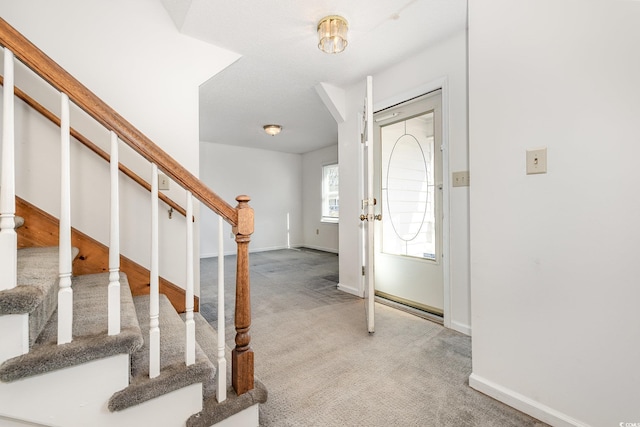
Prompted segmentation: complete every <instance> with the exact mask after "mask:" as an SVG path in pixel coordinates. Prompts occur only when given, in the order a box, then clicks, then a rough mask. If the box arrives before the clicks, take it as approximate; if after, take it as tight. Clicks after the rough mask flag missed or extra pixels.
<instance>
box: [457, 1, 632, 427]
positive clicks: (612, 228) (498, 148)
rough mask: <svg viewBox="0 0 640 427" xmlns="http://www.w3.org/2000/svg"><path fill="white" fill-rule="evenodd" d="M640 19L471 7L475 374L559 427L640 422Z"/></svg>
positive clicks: (615, 5) (565, 5)
mask: <svg viewBox="0 0 640 427" xmlns="http://www.w3.org/2000/svg"><path fill="white" fill-rule="evenodd" d="M639 22H640V2H632V1H620V0H618V1H610V0H606V1H605V0H594V1H588V2H587V1H579V0H520V1H513V0H477V1H473V2H470V21H469V34H470V42H469V69H470V80H469V81H470V95H469V99H470V113H469V114H470V162H471V182H472V186H471V195H470V197H471V283H472V313H473V375H472V377H471V379H470V383H471V385H472V386H474V387H477V388H479V389H481V390H482V391H484V392H486V393H488V394H490V395H493V396H495V397H497V398H498V399H501V400H504V401H506V402H509V403H510V404H512V405H514V406H516V407H519V408H521V409H523V410H525V411H527V412H529V413H531V414H533V415H535V416H537V417H539V418H541V419H542V420H544V421H547V422H550V423H551V424H553V425H590V426H618V425H623V424H622V423H638V422H639V421H640V403H639V402H640V387H639V386H638V385H639V384H640V369H639V367H638V361H639V360H640V339H639V338H640V317H639V314H638V312H639V310H638V302H639V301H640V286H639V285H638V284H639V283H640V282H639V281H640V279H639V278H640V263H638V242H640V223H639V222H638V218H640V197H638V189H637V183H638V182H640V168H638V167H637V160H638V159H639V158H640V144H639V142H640V140H639V139H638V135H640V120H638V117H640V80H639V79H638V76H640V55H638V46H640V26H639V25H638V23H639ZM538 147H547V149H548V173H547V174H545V175H526V173H525V151H526V150H527V149H531V148H538ZM625 425H627V424H625ZM629 425H631V424H629Z"/></svg>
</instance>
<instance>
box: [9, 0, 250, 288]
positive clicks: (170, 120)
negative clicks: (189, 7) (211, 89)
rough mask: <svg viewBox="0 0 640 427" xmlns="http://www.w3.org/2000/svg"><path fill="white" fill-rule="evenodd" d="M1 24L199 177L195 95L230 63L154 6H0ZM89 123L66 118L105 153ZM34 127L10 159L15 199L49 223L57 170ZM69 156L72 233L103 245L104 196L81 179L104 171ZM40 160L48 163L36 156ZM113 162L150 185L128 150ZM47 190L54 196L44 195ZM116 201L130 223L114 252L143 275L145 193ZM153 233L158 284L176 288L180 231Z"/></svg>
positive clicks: (46, 136) (48, 99) (101, 137)
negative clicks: (33, 174)
mask: <svg viewBox="0 0 640 427" xmlns="http://www.w3.org/2000/svg"><path fill="white" fill-rule="evenodd" d="M0 15H2V17H3V18H4V19H5V20H6V21H7V22H8V23H9V24H11V25H12V26H14V27H15V28H17V29H18V30H19V31H20V32H22V33H23V34H24V35H25V36H26V37H27V38H29V39H30V40H31V41H32V42H34V43H35V44H36V45H37V46H38V47H40V49H42V50H43V51H45V52H46V53H47V55H49V56H50V57H51V58H53V59H54V60H55V61H56V62H58V63H59V64H60V65H62V67H63V68H65V69H66V70H67V71H69V72H70V73H71V74H72V75H74V76H75V77H76V78H77V79H78V80H80V81H81V82H82V83H83V84H85V85H86V86H87V87H89V88H90V89H91V90H92V91H93V92H94V93H96V94H97V95H98V96H99V97H101V98H102V99H103V100H105V101H106V102H107V104H109V105H111V106H112V107H113V108H114V109H115V110H116V111H118V112H119V113H120V114H121V115H123V116H124V117H125V118H126V119H127V120H128V121H130V122H131V123H133V124H134V126H136V127H137V128H138V129H140V130H141V131H142V132H143V133H145V134H146V135H147V136H149V137H150V138H151V139H152V140H153V141H155V142H156V143H157V144H158V145H160V146H161V147H162V148H163V149H164V150H165V151H167V152H168V153H169V154H170V155H172V156H173V157H174V158H175V159H176V160H178V161H179V162H181V163H182V164H183V165H184V166H185V167H187V168H188V169H189V170H190V171H191V172H192V173H194V174H196V175H197V174H198V142H199V137H198V86H199V84H201V83H202V82H204V81H205V80H207V79H208V78H210V77H211V76H213V75H214V74H216V73H217V72H219V71H220V70H221V69H223V68H224V67H226V66H228V65H229V64H230V63H232V62H233V61H234V60H236V59H237V58H238V55H236V54H233V53H231V52H228V51H225V50H222V49H219V48H216V47H214V46H211V45H208V44H206V43H204V42H201V41H198V40H195V39H192V38H190V37H186V36H183V35H181V34H179V33H178V31H177V30H176V28H175V26H174V24H173V22H172V21H171V19H170V18H169V16H168V14H167V13H166V11H165V10H164V9H163V8H162V5H161V4H160V2H156V1H154V0H140V1H135V2H130V1H127V0H114V1H108V2H105V1H98V0H92V1H85V0H67V1H65V2H49V1H45V0H26V1H20V2H14V1H9V0H0ZM16 80H17V81H18V83H20V82H21V81H28V80H32V79H31V78H30V77H29V76H28V75H26V74H25V73H22V74H21V75H20V76H17V77H16ZM37 92H38V95H39V97H38V100H39V101H40V102H42V103H43V104H45V106H47V107H48V108H50V109H51V110H52V111H54V112H56V113H58V111H59V101H57V99H56V98H55V97H52V95H53V93H52V91H50V90H47V89H37ZM29 120H31V119H29ZM33 120H36V119H33ZM88 123H89V122H88V121H87V120H86V118H84V117H83V115H82V114H78V113H77V112H76V113H74V114H73V116H72V126H74V127H76V128H79V129H80V130H81V131H82V132H83V133H85V134H87V136H89V137H91V138H92V139H93V140H94V142H96V143H97V144H99V145H100V146H102V147H103V148H106V149H107V150H108V141H109V137H108V134H107V133H106V132H105V131H104V130H102V129H97V128H96V127H95V126H93V125H91V124H88ZM43 126H44V127H39V128H33V129H30V130H25V131H24V132H23V136H25V139H24V140H23V141H18V144H22V145H23V146H24V148H23V153H22V154H20V153H17V155H19V156H22V157H21V158H22V159H23V161H25V162H26V164H25V165H21V166H19V168H18V174H19V176H18V177H17V180H18V186H19V187H18V190H19V191H18V195H20V196H22V197H24V198H26V199H27V200H29V201H31V202H32V203H35V204H36V205H38V206H40V207H41V208H43V209H45V210H47V211H49V212H51V213H52V214H54V215H57V212H58V205H59V199H58V190H57V184H56V183H57V182H58V180H59V178H58V176H59V175H58V174H59V172H57V164H56V163H57V162H56V161H51V159H56V158H57V156H56V155H55V150H56V148H55V144H56V142H55V138H59V137H57V136H56V131H55V130H54V129H53V128H50V127H49V128H48V129H46V130H45V128H47V126H46V125H43ZM25 129H26V126H25ZM51 138H53V141H52V140H51ZM38 144H42V147H40V146H39V145H38ZM44 144H54V145H53V146H45V145H44ZM19 150H20V148H19ZM52 150H54V151H52ZM76 151H77V152H78V153H76V154H77V155H78V156H80V157H79V159H82V160H79V161H76V162H75V163H76V165H78V170H77V171H76V172H74V174H75V176H76V178H77V179H78V180H79V181H76V182H75V184H74V185H75V187H76V190H77V192H76V194H75V195H74V199H75V200H76V201H79V204H77V205H75V206H74V210H75V211H74V215H73V218H72V225H73V226H75V227H77V228H79V229H80V230H81V231H83V232H85V233H87V234H89V235H90V236H92V237H94V238H96V239H97V240H99V241H101V242H103V243H106V242H107V241H108V228H104V224H106V223H108V209H104V205H105V202H106V200H105V195H104V193H103V192H102V189H105V188H107V187H106V183H104V185H103V183H102V182H101V181H99V180H97V179H96V178H95V175H91V174H89V172H93V170H97V171H99V172H98V174H101V176H102V178H104V176H105V174H104V171H102V169H103V168H104V167H106V163H105V164H104V165H102V166H100V165H98V164H97V163H96V164H95V167H94V166H93V165H94V163H95V162H97V161H96V160H95V159H93V158H91V157H90V156H91V155H89V156H87V155H83V154H81V152H82V150H80V149H77V150H76ZM49 152H51V156H50V157H45V156H44V155H43V153H49ZM28 155H34V156H39V157H40V158H41V160H42V165H44V166H42V167H41V166H37V167H36V166H35V164H31V163H30V162H31V159H32V158H29V157H28ZM122 158H123V160H124V161H125V162H126V164H127V165H128V166H130V167H132V168H133V169H134V170H135V171H136V172H138V173H139V174H141V175H142V176H143V177H145V178H147V177H148V176H149V174H150V173H149V169H150V168H149V166H148V164H147V163H146V162H144V161H141V160H140V159H139V158H136V157H134V156H132V155H131V154H130V153H128V152H127V150H123V153H122ZM85 159H89V160H85ZM90 165H91V166H90ZM30 169H31V170H32V171H37V173H39V174H40V179H39V180H37V181H34V180H33V179H32V178H30V177H29V176H27V174H26V172H27V171H28V170H30ZM147 179H148V178H147ZM49 182H51V183H52V185H53V187H50V186H47V185H44V184H45V183H49ZM176 187H177V186H176V185H174V186H173V189H172V190H170V191H169V192H168V194H169V196H170V197H172V198H174V199H175V200H176V201H177V202H179V203H181V204H184V201H183V200H184V198H183V193H182V192H181V191H178V190H176ZM74 191H75V190H74ZM123 193H124V194H123V195H122V198H121V206H122V210H123V211H125V212H130V213H132V214H133V215H134V216H133V218H135V220H133V219H123V222H122V229H123V241H122V247H121V249H122V251H123V253H124V254H125V255H126V256H128V257H129V258H131V259H133V260H134V261H136V262H138V263H140V264H142V265H148V259H149V255H148V247H149V243H148V238H147V235H148V230H147V228H148V226H147V224H148V219H147V218H148V217H146V216H145V215H146V213H145V209H146V210H148V207H146V206H147V205H148V202H146V197H142V198H139V194H138V193H142V195H144V192H141V191H139V190H137V189H135V188H133V187H132V188H131V189H129V188H127V187H125V188H123ZM161 212H162V211H161ZM83 213H84V215H83ZM89 213H90V214H89ZM163 216H164V215H163ZM174 218H175V215H174ZM138 221H140V222H138ZM161 227H162V230H161V235H162V236H164V237H161V243H162V241H163V239H166V240H164V241H166V242H172V243H171V244H169V243H168V244H166V245H163V248H162V253H161V274H162V275H163V276H165V277H166V278H167V279H169V280H171V281H173V282H175V283H176V284H181V283H182V282H183V280H184V279H183V278H184V270H185V267H184V260H183V257H182V256H179V257H176V256H175V254H174V252H173V251H174V248H175V244H173V242H176V241H180V240H181V239H183V235H184V234H183V232H182V227H181V226H178V225H176V221H172V222H169V221H168V219H167V221H163V223H162V224H161ZM179 248H180V249H179V250H180V253H182V252H184V251H183V247H181V246H179Z"/></svg>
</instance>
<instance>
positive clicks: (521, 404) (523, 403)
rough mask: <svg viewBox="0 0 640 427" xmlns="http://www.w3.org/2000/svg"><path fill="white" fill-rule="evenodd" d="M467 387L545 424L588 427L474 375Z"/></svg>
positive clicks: (558, 426)
mask: <svg viewBox="0 0 640 427" xmlns="http://www.w3.org/2000/svg"><path fill="white" fill-rule="evenodd" d="M469 385H470V386H471V387H472V388H474V389H476V390H478V391H479V392H481V393H484V394H486V395H487V396H491V397H493V398H494V399H496V400H498V401H500V402H502V403H505V404H507V405H509V406H511V407H513V408H516V409H517V410H519V411H521V412H524V413H525V414H528V415H531V416H532V417H534V418H537V419H539V420H540V421H543V422H545V423H547V424H550V425H552V426H555V427H590V426H589V424H585V423H583V422H581V421H578V420H576V419H574V418H572V417H570V416H568V415H567V414H564V413H562V412H559V411H556V410H555V409H553V408H550V407H548V406H546V405H543V404H542V403H540V402H536V401H535V400H532V399H530V398H528V397H526V396H523V395H521V394H519V393H516V392H514V391H513V390H510V389H508V388H506V387H502V386H501V385H498V384H495V383H493V382H491V381H489V380H487V379H485V378H482V377H480V376H478V375H476V374H473V373H472V374H471V375H470V376H469Z"/></svg>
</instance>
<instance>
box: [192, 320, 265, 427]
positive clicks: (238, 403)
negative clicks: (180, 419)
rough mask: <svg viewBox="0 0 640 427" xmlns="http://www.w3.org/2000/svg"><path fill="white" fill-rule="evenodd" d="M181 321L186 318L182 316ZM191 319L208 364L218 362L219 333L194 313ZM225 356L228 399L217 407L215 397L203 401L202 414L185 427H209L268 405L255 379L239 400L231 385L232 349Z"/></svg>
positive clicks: (226, 351)
mask: <svg viewBox="0 0 640 427" xmlns="http://www.w3.org/2000/svg"><path fill="white" fill-rule="evenodd" d="M181 316H182V318H183V320H184V318H185V315H184V314H182V315H181ZM193 319H194V321H195V323H196V341H197V342H198V344H199V345H200V347H201V348H202V349H203V350H204V352H205V353H206V354H207V356H208V357H209V360H211V361H214V362H215V361H217V360H218V333H217V332H216V330H215V329H214V328H213V327H212V326H211V325H210V324H209V323H208V322H207V320H206V319H205V318H204V317H202V316H201V315H200V313H194V316H193ZM225 355H226V358H227V364H228V368H229V369H227V372H226V375H227V399H226V400H225V401H224V402H222V403H218V401H217V400H216V397H215V395H212V396H211V397H208V398H205V399H204V402H203V404H202V411H200V412H198V413H197V414H194V415H192V416H191V417H189V419H188V420H187V427H209V426H211V425H214V424H216V423H218V422H220V421H222V420H224V419H226V418H229V417H230V416H232V415H234V414H237V413H238V412H240V411H243V410H244V409H246V408H248V407H250V406H253V405H254V404H256V403H264V402H266V401H267V389H266V387H265V386H264V384H262V382H261V381H260V380H258V379H257V378H254V389H253V390H251V391H249V392H247V393H244V394H242V395H241V396H238V395H237V394H236V392H235V390H234V389H233V386H232V385H231V369H230V366H231V349H230V348H229V347H228V346H226V345H225Z"/></svg>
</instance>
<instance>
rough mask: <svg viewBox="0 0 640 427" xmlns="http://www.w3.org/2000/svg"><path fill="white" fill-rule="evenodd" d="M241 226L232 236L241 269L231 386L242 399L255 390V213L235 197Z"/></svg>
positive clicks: (245, 198) (245, 199)
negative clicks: (251, 260)
mask: <svg viewBox="0 0 640 427" xmlns="http://www.w3.org/2000/svg"><path fill="white" fill-rule="evenodd" d="M236 200H237V201H238V206H237V207H236V210H237V211H238V225H237V226H236V227H233V234H235V236H236V243H237V244H238V265H237V271H236V313H235V325H236V348H234V349H233V352H232V355H231V364H232V367H231V375H232V376H231V382H232V384H233V389H234V390H235V391H236V393H237V394H238V396H239V395H241V394H243V393H246V392H247V391H249V390H252V389H253V350H252V349H251V347H250V344H251V335H250V334H249V328H250V327H251V285H250V282H249V242H250V241H251V234H252V233H253V209H252V208H251V207H250V206H249V200H251V199H250V198H249V196H238V197H236Z"/></svg>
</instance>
